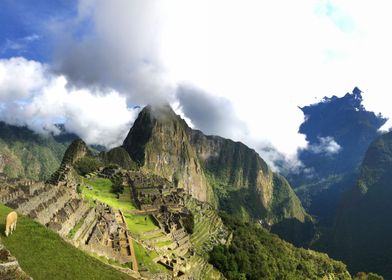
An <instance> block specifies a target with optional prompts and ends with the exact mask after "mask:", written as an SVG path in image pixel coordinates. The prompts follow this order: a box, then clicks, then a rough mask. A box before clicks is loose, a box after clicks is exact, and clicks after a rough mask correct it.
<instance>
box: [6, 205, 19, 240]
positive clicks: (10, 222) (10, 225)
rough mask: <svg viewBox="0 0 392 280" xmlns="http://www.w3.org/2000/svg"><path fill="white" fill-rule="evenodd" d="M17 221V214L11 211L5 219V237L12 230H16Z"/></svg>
mask: <svg viewBox="0 0 392 280" xmlns="http://www.w3.org/2000/svg"><path fill="white" fill-rule="evenodd" d="M17 221H18V214H16V212H15V211H12V212H11V213H9V214H8V215H7V218H6V219H5V236H7V237H8V235H10V234H11V233H12V232H13V231H14V230H16V222H17Z"/></svg>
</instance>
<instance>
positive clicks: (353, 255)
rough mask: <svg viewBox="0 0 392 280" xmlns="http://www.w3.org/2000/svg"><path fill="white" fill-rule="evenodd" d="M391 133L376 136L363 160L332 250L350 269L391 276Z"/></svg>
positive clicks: (342, 211) (345, 202) (344, 203)
mask: <svg viewBox="0 0 392 280" xmlns="http://www.w3.org/2000/svg"><path fill="white" fill-rule="evenodd" d="M391 182H392V132H389V133H387V134H384V135H382V136H380V137H379V138H377V139H376V140H375V141H374V142H373V143H372V144H371V145H370V147H369V149H368V150H367V152H366V156H365V158H364V160H363V163H362V166H361V169H360V176H359V179H358V181H357V183H356V185H355V187H354V188H352V189H351V190H350V191H349V192H348V193H347V194H346V195H345V197H344V199H343V201H342V203H341V205H340V208H339V214H338V218H337V222H336V226H335V232H334V236H333V240H332V242H331V244H330V245H332V249H331V253H332V254H333V255H334V256H336V257H338V258H341V259H342V260H344V261H345V262H346V263H347V264H348V266H349V268H350V270H352V271H358V270H360V269H362V270H364V269H366V270H371V271H374V272H376V273H379V274H381V275H383V276H385V277H386V279H391V278H392V269H391V267H390V265H389V264H391V263H392V255H391V254H390V252H391V250H392V240H391V238H390V236H391V235H392V224H391V223H390V222H389V221H390V213H392V204H391V201H392V183H391Z"/></svg>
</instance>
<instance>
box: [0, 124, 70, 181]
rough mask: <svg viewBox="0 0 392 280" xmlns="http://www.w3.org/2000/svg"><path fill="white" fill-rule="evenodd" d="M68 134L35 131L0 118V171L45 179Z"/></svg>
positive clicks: (60, 153) (58, 158)
mask: <svg viewBox="0 0 392 280" xmlns="http://www.w3.org/2000/svg"><path fill="white" fill-rule="evenodd" d="M73 139H75V136H74V135H72V134H66V133H62V134H60V135H59V136H56V137H54V136H53V135H50V134H49V135H46V136H44V135H38V134H36V133H34V132H33V131H31V130H29V129H28V128H26V127H17V126H12V125H8V124H5V123H3V122H0V172H3V173H5V174H6V175H7V176H8V177H10V178H17V177H20V178H30V179H35V180H38V179H40V180H45V179H47V178H48V177H49V176H50V175H51V174H52V173H53V172H54V171H55V170H56V169H57V168H58V167H59V165H60V163H61V160H62V157H63V155H64V152H65V150H66V148H67V146H68V145H69V143H70V141H72V140H73Z"/></svg>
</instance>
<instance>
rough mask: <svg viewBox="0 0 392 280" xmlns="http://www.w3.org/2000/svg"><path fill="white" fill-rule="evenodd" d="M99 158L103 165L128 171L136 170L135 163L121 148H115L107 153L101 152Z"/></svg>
mask: <svg viewBox="0 0 392 280" xmlns="http://www.w3.org/2000/svg"><path fill="white" fill-rule="evenodd" d="M100 157H101V158H102V160H103V162H104V163H105V165H110V164H116V165H118V166H120V167H122V168H124V169H128V170H133V169H136V168H137V164H136V162H134V161H133V160H132V159H131V157H130V156H129V154H128V152H127V151H126V150H125V149H124V148H122V147H117V148H114V149H111V150H110V151H108V152H103V153H101V154H100Z"/></svg>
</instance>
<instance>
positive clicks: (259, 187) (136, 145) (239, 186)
mask: <svg viewBox="0 0 392 280" xmlns="http://www.w3.org/2000/svg"><path fill="white" fill-rule="evenodd" d="M123 147H124V148H125V149H126V150H127V151H128V153H129V155H130V156H131V158H132V159H133V160H134V161H135V162H137V163H138V164H139V166H140V167H141V168H142V169H144V170H149V171H152V172H154V173H156V174H158V175H161V176H163V177H165V178H167V179H169V180H171V181H173V182H175V183H176V185H177V186H178V187H180V188H184V189H185V190H186V192H187V193H189V194H191V195H192V196H193V197H195V198H197V199H199V200H202V201H209V202H211V203H214V204H217V205H219V206H220V207H221V208H223V209H224V210H228V209H231V210H233V211H234V212H238V211H239V212H243V213H244V215H245V216H249V215H251V216H252V217H254V218H258V219H263V222H265V223H267V224H272V223H275V222H278V221H281V220H282V219H287V218H295V219H297V220H299V221H300V222H303V221H304V220H305V216H306V214H305V211H304V210H303V208H302V206H301V203H300V201H299V200H298V198H297V197H296V195H295V193H294V192H293V191H292V189H291V188H290V186H289V184H288V183H287V181H286V180H285V179H284V178H283V177H281V176H279V175H277V174H274V173H273V172H272V171H271V169H270V168H269V167H268V165H267V164H266V163H265V162H264V160H262V159H261V158H260V157H259V155H258V154H257V153H256V152H255V151H254V150H252V149H250V148H248V147H247V146H245V145H244V144H242V143H239V142H233V141H231V140H228V139H224V138H221V137H216V136H205V135H204V134H203V133H201V132H200V131H194V130H192V129H191V128H189V127H188V125H187V124H186V122H185V121H184V120H182V119H181V118H180V117H179V116H177V115H176V114H175V113H174V112H173V110H172V109H171V108H170V107H169V106H163V107H158V108H152V107H151V106H147V107H145V108H144V109H143V110H142V111H141V112H140V114H139V116H138V118H137V119H136V121H135V123H134V125H133V127H132V129H131V130H130V132H129V134H128V136H127V138H126V139H125V141H124V144H123ZM237 210H238V211H237Z"/></svg>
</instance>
